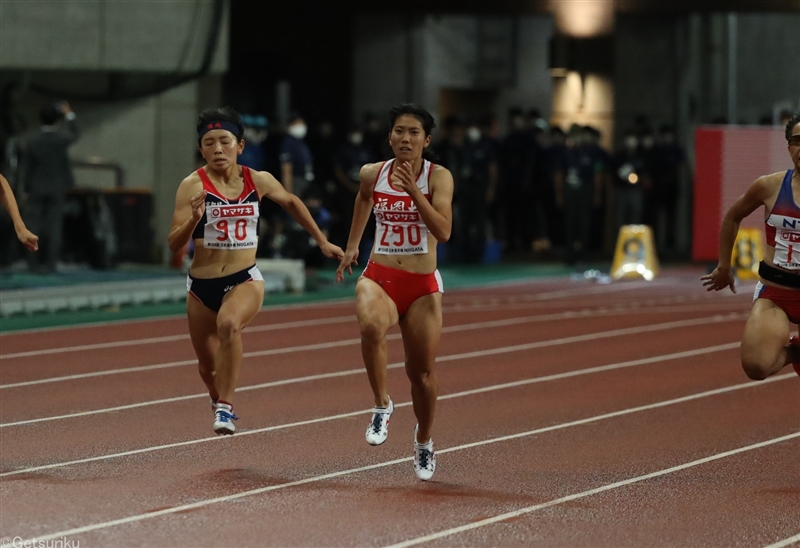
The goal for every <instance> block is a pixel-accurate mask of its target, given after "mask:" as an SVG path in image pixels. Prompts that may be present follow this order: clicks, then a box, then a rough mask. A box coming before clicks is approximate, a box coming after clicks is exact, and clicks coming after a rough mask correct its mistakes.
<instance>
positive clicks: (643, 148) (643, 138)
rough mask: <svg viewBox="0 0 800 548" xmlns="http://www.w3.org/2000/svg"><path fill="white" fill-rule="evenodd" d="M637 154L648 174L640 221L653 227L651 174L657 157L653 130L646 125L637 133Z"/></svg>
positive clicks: (653, 207) (655, 166) (654, 209)
mask: <svg viewBox="0 0 800 548" xmlns="http://www.w3.org/2000/svg"><path fill="white" fill-rule="evenodd" d="M639 156H640V157H641V159H642V164H643V165H644V172H645V173H646V174H647V175H648V180H649V182H650V187H649V188H648V189H647V190H648V191H647V192H645V193H644V210H643V212H642V222H643V223H644V224H646V225H648V226H650V227H655V217H656V213H655V212H656V204H655V203H654V196H653V192H652V188H653V187H652V184H653V181H652V174H653V173H655V172H656V170H657V169H658V166H657V165H656V164H657V162H658V158H657V156H656V137H655V135H654V134H653V130H652V129H651V128H650V127H649V126H648V127H646V128H644V129H643V130H642V132H641V133H640V134H639Z"/></svg>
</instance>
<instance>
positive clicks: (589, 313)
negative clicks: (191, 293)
mask: <svg viewBox="0 0 800 548" xmlns="http://www.w3.org/2000/svg"><path fill="white" fill-rule="evenodd" d="M679 310H685V308H683V307H681V308H679ZM665 312H666V311H665V310H663V309H661V308H646V309H623V308H614V309H608V310H589V309H584V310H578V311H567V312H558V313H553V314H541V315H534V316H523V317H519V318H509V319H506V320H495V321H489V322H477V323H469V324H462V325H452V326H446V327H444V328H442V333H454V332H458V331H468V330H474V329H488V328H492V327H506V326H510V325H519V324H524V323H535V322H547V321H553V320H565V319H575V318H591V317H596V316H618V315H632V314H658V313H665ZM746 317H747V316H746V314H742V313H729V314H715V315H714V316H710V317H707V318H705V320H708V321H712V322H718V321H736V320H740V319H744V318H746ZM718 318H725V319H723V320H719V319H718ZM703 320H704V319H700V320H686V321H700V322H701V323H703ZM687 325H689V324H687ZM691 325H697V324H691ZM399 338H400V334H399V333H393V334H390V335H388V336H387V340H396V339H399ZM360 343H361V339H360V338H359V339H345V340H342V341H334V342H327V343H317V344H310V345H300V346H289V347H284V348H272V349H268V350H258V351H254V352H245V353H244V354H243V355H242V357H243V358H254V357H262V356H274V355H277V354H287V353H292V352H303V351H310V350H325V349H328V348H336V347H341V346H349V345H355V344H360ZM196 363H197V360H196V359H194V360H183V361H177V362H168V363H160V364H154V365H141V366H137V367H125V368H120V369H107V370H104V371H93V372H90V373H77V374H75V375H64V376H60V377H48V378H44V379H37V380H34V381H23V382H16V383H9V384H2V385H0V390H7V389H9V388H20V387H23V386H35V385H39V384H48V383H52V382H64V381H73V380H77V379H86V378H91V377H100V376H105V375H117V374H121V373H138V372H142V371H150V370H156V369H167V368H170V367H181V366H186V365H194V364H196ZM0 426H2V425H0Z"/></svg>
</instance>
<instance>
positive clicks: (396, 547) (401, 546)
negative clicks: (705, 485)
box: [387, 432, 800, 548]
mask: <svg viewBox="0 0 800 548" xmlns="http://www.w3.org/2000/svg"><path fill="white" fill-rule="evenodd" d="M797 438H800V432H794V433H792V434H787V435H785V436H780V437H777V438H772V439H769V440H765V441H761V442H758V443H754V444H751V445H746V446H744V447H739V448H737V449H732V450H730V451H724V452H722V453H717V454H716V455H711V456H709V457H704V458H702V459H697V460H693V461H691V462H686V463H684V464H679V465H678V466H672V467H670V468H664V469H663V470H658V471H656V472H651V473H649V474H643V475H641V476H636V477H634V478H628V479H626V480H622V481H616V482H614V483H609V484H607V485H603V486H602V487H597V488H595V489H589V490H587V491H582V492H580V493H574V494H572V495H567V496H566V497H561V498H557V499H553V500H550V501H547V502H543V503H541V504H534V505H533V506H528V507H525V508H520V509H519V510H515V511H513V512H506V513H505V514H500V515H497V516H493V517H491V518H486V519H482V520H480V521H474V522H472V523H467V524H464V525H461V526H459V527H452V528H450V529H444V530H442V531H439V532H438V533H432V534H430V535H425V536H421V537H417V538H413V539H409V540H406V541H403V542H398V543H396V544H391V545H389V546H388V547H387V548H406V547H408V546H416V545H418V544H423V543H425V542H431V541H433V540H437V539H440V538H444V537H449V536H452V535H456V534H458V533H463V532H465V531H471V530H473V529H478V528H479V527H485V526H487V525H493V524H495V523H499V522H501V521H505V520H508V519H512V518H516V517H519V516H524V515H525V514H530V513H532V512H536V511H537V510H542V509H544V508H550V507H551V506H557V505H559V504H564V503H565V502H571V501H573V500H578V499H582V498H586V497H590V496H592V495H597V494H599V493H604V492H606V491H611V490H613V489H619V488H620V487H626V486H628V485H632V484H634V483H639V482H642V481H647V480H650V479H653V478H658V477H661V476H666V475H667V474H674V473H675V472H681V471H683V470H687V469H689V468H693V467H695V466H700V465H702V464H707V463H709V462H713V461H716V460H720V459H724V458H727V457H732V456H734V455H738V454H740V453H745V452H747V451H753V450H755V449H762V448H764V447H769V446H770V445H775V444H777V443H783V442H785V441H790V440H793V439H797ZM792 538H795V539H798V538H800V535H798V536H797V537H792ZM787 540H788V539H787ZM776 546H777V545H776ZM779 546H787V545H786V544H779Z"/></svg>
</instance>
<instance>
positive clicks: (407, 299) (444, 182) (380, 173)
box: [336, 104, 453, 481]
mask: <svg viewBox="0 0 800 548" xmlns="http://www.w3.org/2000/svg"><path fill="white" fill-rule="evenodd" d="M389 119H390V122H391V123H390V127H391V130H390V133H389V136H388V137H389V138H388V142H389V144H390V146H391V148H392V151H393V152H394V155H395V156H394V158H393V159H391V160H389V161H386V162H380V163H374V164H367V165H365V166H364V167H362V168H361V172H360V174H359V181H360V183H361V186H360V188H359V192H358V196H357V198H356V202H355V206H354V214H353V222H352V224H351V228H350V237H349V238H348V240H347V249H346V251H345V255H344V257H343V258H342V260H341V262H340V263H339V268H338V269H337V270H336V279H337V281H342V280H343V279H344V271H345V270H347V271H348V273H350V274H352V273H353V270H352V269H353V265H357V264H358V256H359V244H360V242H361V236H362V234H363V232H364V227H365V226H366V224H367V222H368V221H369V218H370V211H373V212H374V214H375V220H376V224H377V226H376V230H375V246H374V247H373V249H372V253H371V254H370V257H369V259H368V261H367V266H366V268H365V269H364V272H363V274H362V275H361V276H360V277H359V279H358V282H357V283H356V315H357V317H358V322H359V326H360V328H361V354H362V356H363V357H364V365H365V366H366V369H367V376H368V377H369V382H370V386H371V388H372V393H373V397H374V402H375V408H374V409H373V413H372V420H371V421H370V423H369V425H368V426H367V431H366V440H367V443H369V444H370V445H380V444H382V443H383V442H385V441H386V438H387V436H388V435H389V430H388V427H389V418H390V417H391V415H392V412H393V411H394V404H393V403H392V400H391V399H390V398H389V394H388V382H387V372H386V369H387V366H388V351H387V345H386V334H387V332H388V331H389V329H391V328H392V327H394V326H395V325H399V326H400V332H401V334H402V338H403V347H404V349H405V368H406V375H407V376H408V378H409V380H410V381H411V399H412V401H413V409H414V414H415V416H416V418H417V427H416V428H415V429H414V472H415V474H416V475H417V477H418V478H419V479H421V480H423V481H427V480H430V479H431V478H432V477H433V473H434V471H435V469H436V457H435V455H434V452H433V441H432V439H431V433H432V429H433V418H434V411H435V407H436V399H437V395H438V382H437V380H436V374H435V373H434V365H435V362H436V352H437V348H438V345H439V338H440V337H441V333H442V292H443V291H444V289H443V287H442V278H441V276H440V275H439V271H438V270H437V268H436V265H437V260H436V251H437V249H436V247H437V244H438V243H440V242H446V241H447V240H449V239H450V233H451V230H452V225H453V212H452V202H453V176H452V175H451V174H450V171H449V170H447V169H446V168H444V167H442V166H439V165H436V164H433V163H431V162H430V161H429V160H426V159H425V158H424V157H423V153H424V152H425V150H426V149H427V148H428V147H429V146H430V143H431V131H432V130H433V128H434V126H435V123H434V120H433V116H431V114H430V113H429V112H428V111H427V110H425V109H423V108H421V107H419V106H417V105H413V104H404V105H400V106H397V107H394V108H393V109H392V110H391V111H390V113H389Z"/></svg>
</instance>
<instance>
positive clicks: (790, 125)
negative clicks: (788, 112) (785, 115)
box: [786, 111, 800, 141]
mask: <svg viewBox="0 0 800 548" xmlns="http://www.w3.org/2000/svg"><path fill="white" fill-rule="evenodd" d="M797 124H800V111H797V112H795V113H794V114H792V117H791V118H789V121H788V122H787V123H786V140H787V141H788V140H789V139H790V138H791V136H792V130H793V129H794V126H796V125H797Z"/></svg>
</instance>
